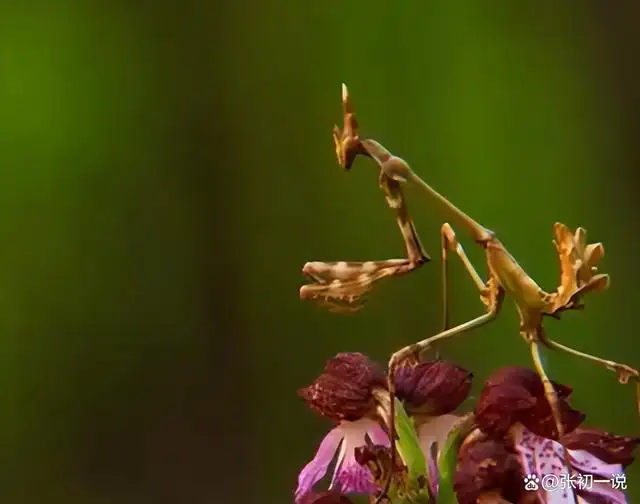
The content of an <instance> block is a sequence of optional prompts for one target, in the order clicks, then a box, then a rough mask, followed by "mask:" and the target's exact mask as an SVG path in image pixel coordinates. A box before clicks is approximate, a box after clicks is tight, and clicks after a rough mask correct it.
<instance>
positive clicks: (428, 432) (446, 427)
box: [418, 415, 460, 458]
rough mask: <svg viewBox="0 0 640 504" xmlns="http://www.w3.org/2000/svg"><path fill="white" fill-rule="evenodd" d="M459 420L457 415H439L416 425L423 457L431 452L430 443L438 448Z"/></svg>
mask: <svg viewBox="0 0 640 504" xmlns="http://www.w3.org/2000/svg"><path fill="white" fill-rule="evenodd" d="M459 421H460V417H459V416H458V415H440V416H436V417H433V418H430V419H429V420H427V421H426V422H424V423H423V424H421V425H420V426H419V427H418V440H419V442H420V448H422V452H423V453H424V455H425V457H427V458H428V457H429V455H430V454H431V445H432V444H433V443H436V446H437V447H438V448H440V447H442V445H443V444H444V443H445V442H446V441H447V437H448V436H449V432H451V429H452V428H453V427H454V426H455V425H456V424H457V423H458V422H459Z"/></svg>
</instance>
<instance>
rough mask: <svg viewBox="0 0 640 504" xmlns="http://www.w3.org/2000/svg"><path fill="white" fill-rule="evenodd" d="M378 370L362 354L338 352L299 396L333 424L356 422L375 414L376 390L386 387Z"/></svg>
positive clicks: (378, 368)
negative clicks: (334, 421) (335, 422)
mask: <svg viewBox="0 0 640 504" xmlns="http://www.w3.org/2000/svg"><path fill="white" fill-rule="evenodd" d="M385 384H386V382H385V378H384V374H383V372H382V370H381V369H380V367H379V366H378V365H377V364H375V363H374V362H372V361H371V360H369V358H368V357H367V356H365V355H363V354H361V353H355V352H353V353H340V354H338V355H336V356H335V357H333V358H332V359H330V360H329V361H327V364H326V365H325V368H324V372H323V373H322V374H321V375H320V376H318V378H316V379H315V380H314V382H313V383H312V384H311V385H309V386H308V387H306V388H303V389H300V390H299V391H298V395H300V397H302V399H304V400H305V401H306V402H307V403H308V404H309V406H310V407H311V408H313V409H314V410H315V411H317V412H318V413H319V414H320V415H322V416H326V417H328V418H331V419H333V420H336V421H340V420H350V421H355V420H358V419H360V418H362V417H364V416H366V415H368V414H372V413H373V412H374V411H375V407H376V400H375V398H374V397H373V390H374V389H375V388H378V387H379V388H383V387H384V386H385Z"/></svg>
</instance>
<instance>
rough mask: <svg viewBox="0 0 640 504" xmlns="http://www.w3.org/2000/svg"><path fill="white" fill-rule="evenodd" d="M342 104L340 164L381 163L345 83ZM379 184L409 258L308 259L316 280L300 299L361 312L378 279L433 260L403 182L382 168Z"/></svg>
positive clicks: (307, 269)
mask: <svg viewBox="0 0 640 504" xmlns="http://www.w3.org/2000/svg"><path fill="white" fill-rule="evenodd" d="M342 107H343V116H344V117H343V122H344V124H343V127H342V129H341V128H339V127H338V126H335V127H334V129H333V141H334V144H335V148H336V157H337V158H338V162H339V163H340V166H342V167H343V168H344V169H345V170H349V169H350V168H351V165H352V163H353V161H354V159H355V158H356V156H365V157H373V158H374V159H375V160H376V161H377V162H378V164H380V160H379V159H378V157H377V156H376V155H377V151H375V152H372V151H371V149H370V148H368V147H367V146H365V145H364V144H363V143H362V141H361V140H360V136H359V132H358V122H357V120H356V115H355V113H354V111H353V107H352V105H351V101H350V99H349V92H348V91H347V87H346V86H344V85H343V86H342ZM378 184H379V186H380V188H381V189H382V191H383V192H384V196H385V200H386V202H387V205H388V206H389V208H391V209H392V210H393V212H394V213H395V216H396V222H397V224H398V227H399V228H400V233H401V234H402V239H403V241H404V245H405V249H406V253H407V257H406V259H388V260H383V261H365V262H347V261H337V262H321V261H314V262H308V263H306V264H305V265H304V267H303V269H302V271H303V273H304V274H305V275H306V276H307V277H308V278H310V279H312V280H313V281H314V282H315V283H314V284H310V285H303V286H302V287H301V288H300V298H301V299H313V300H317V301H319V302H320V303H321V304H323V305H326V306H328V307H329V308H330V309H331V310H332V311H343V312H344V311H346V312H354V311H358V310H359V308H360V305H359V304H358V303H357V302H358V301H362V296H363V295H364V294H366V293H367V292H368V291H369V290H370V289H371V287H372V286H373V284H374V283H375V282H377V281H378V280H381V279H383V278H386V277H391V276H398V275H404V274H406V273H409V272H411V271H413V270H415V269H417V268H419V267H420V266H422V265H423V264H424V263H425V262H427V261H429V260H430V259H431V258H430V257H429V255H428V254H427V253H426V252H425V251H424V249H423V247H422V245H421V243H420V238H419V237H418V233H417V231H416V228H415V225H414V224H413V221H412V220H411V217H410V216H409V211H408V209H407V204H406V202H405V199H404V194H403V192H402V188H401V186H400V182H399V181H397V180H394V179H392V178H391V177H389V176H387V175H386V174H385V173H384V171H382V170H381V172H380V176H379V179H378Z"/></svg>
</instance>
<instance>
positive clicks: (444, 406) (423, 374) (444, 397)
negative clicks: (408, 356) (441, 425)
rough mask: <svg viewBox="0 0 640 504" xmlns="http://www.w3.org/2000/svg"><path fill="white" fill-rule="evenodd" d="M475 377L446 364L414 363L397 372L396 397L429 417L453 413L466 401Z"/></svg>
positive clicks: (410, 407) (409, 407)
mask: <svg viewBox="0 0 640 504" xmlns="http://www.w3.org/2000/svg"><path fill="white" fill-rule="evenodd" d="M472 379H473V374H472V373H470V372H469V371H467V370H466V369H464V368H461V367H459V366H456V365H455V364H452V363H451V362H446V361H441V360H437V361H431V362H422V363H419V364H415V363H411V364H406V365H404V366H401V367H400V368H398V370H397V371H396V375H395V377H394V383H395V387H396V395H397V397H398V398H399V399H400V400H402V401H404V402H405V404H406V405H407V407H408V409H412V410H419V411H420V412H423V413H427V414H429V415H444V414H447V413H451V412H452V411H453V410H455V409H456V408H457V407H458V406H460V404H461V403H462V402H463V401H464V400H465V399H466V398H467V396H468V395H469V391H470V390H471V380H472Z"/></svg>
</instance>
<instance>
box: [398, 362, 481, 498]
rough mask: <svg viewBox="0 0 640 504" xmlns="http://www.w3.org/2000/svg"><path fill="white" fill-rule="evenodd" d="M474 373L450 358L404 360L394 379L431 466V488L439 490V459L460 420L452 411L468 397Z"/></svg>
mask: <svg viewBox="0 0 640 504" xmlns="http://www.w3.org/2000/svg"><path fill="white" fill-rule="evenodd" d="M472 380H473V374H472V373H470V372H469V371H468V370H466V369H464V368H462V367H460V366H457V365H456V364H453V363H451V362H448V361H444V360H434V361H429V362H417V361H415V360H408V361H405V362H404V363H403V364H402V365H401V366H400V367H399V368H398V369H397V370H396V374H395V378H394V384H395V387H396V395H397V397H398V399H400V400H401V401H403V403H404V405H405V408H406V410H407V412H408V413H409V414H410V415H411V416H412V417H413V421H414V427H415V429H416V432H417V434H418V441H419V443H420V448H421V449H422V452H423V453H424V456H425V460H426V463H427V464H428V466H429V475H430V476H431V480H430V481H429V484H430V490H431V493H432V494H433V495H435V494H437V491H438V480H439V476H438V471H437V458H438V452H439V450H440V447H441V446H443V445H444V443H445V441H446V440H447V437H448V436H449V433H450V432H451V430H452V429H453V428H454V427H455V426H456V425H458V423H459V422H460V421H461V417H460V416H459V415H455V414H452V412H453V411H454V410H456V409H457V408H458V407H459V406H460V405H461V404H462V403H463V402H464V401H465V400H466V398H467V397H468V395H469V391H470V390H471V382H472Z"/></svg>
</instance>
